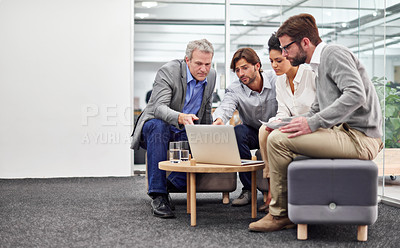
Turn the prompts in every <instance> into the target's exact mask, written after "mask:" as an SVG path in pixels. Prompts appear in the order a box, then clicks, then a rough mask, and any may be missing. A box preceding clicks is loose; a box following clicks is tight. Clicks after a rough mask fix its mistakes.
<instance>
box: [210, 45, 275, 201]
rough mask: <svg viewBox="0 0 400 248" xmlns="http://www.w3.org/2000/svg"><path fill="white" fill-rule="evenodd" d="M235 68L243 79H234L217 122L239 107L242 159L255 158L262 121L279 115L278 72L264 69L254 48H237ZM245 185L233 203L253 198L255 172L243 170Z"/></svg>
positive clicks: (216, 114)
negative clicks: (277, 112)
mask: <svg viewBox="0 0 400 248" xmlns="http://www.w3.org/2000/svg"><path fill="white" fill-rule="evenodd" d="M231 69H232V71H233V72H235V73H236V75H237V77H238V78H239V80H237V81H235V82H233V83H232V84H231V85H230V86H229V87H228V88H227V89H226V91H225V96H224V99H223V100H222V102H221V105H220V106H219V107H218V108H217V109H216V110H215V112H214V114H213V119H214V123H213V124H214V125H224V124H225V123H226V122H228V121H229V119H230V118H231V117H232V115H233V113H234V111H235V110H236V109H237V110H238V112H239V117H240V119H241V120H242V123H243V124H240V125H237V126H235V134H236V140H237V144H238V148H239V153H240V157H241V158H242V159H251V153H250V150H252V149H258V148H259V141H258V130H259V128H260V126H261V122H260V121H265V122H268V120H269V118H271V117H273V116H275V115H276V111H277V109H278V103H277V101H276V93H275V81H276V75H275V73H274V72H273V71H272V70H271V71H266V72H263V70H262V69H261V61H260V58H259V57H258V55H257V53H256V52H255V51H254V50H253V49H251V48H241V49H239V50H237V51H236V53H235V54H234V55H233V58H232V61H231ZM239 178H240V181H241V182H242V184H243V189H242V192H241V194H240V196H239V197H238V198H237V199H235V200H234V201H233V202H232V206H244V205H247V204H249V203H250V200H251V194H250V190H251V173H250V172H240V173H239Z"/></svg>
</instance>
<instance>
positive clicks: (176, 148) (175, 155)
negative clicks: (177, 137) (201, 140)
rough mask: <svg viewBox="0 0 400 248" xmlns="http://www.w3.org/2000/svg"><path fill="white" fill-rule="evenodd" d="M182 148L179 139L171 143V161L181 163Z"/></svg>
mask: <svg viewBox="0 0 400 248" xmlns="http://www.w3.org/2000/svg"><path fill="white" fill-rule="evenodd" d="M180 149H181V143H180V142H179V141H178V142H170V143H169V161H170V162H171V163H179V162H180V160H181V158H180V153H181V152H180Z"/></svg>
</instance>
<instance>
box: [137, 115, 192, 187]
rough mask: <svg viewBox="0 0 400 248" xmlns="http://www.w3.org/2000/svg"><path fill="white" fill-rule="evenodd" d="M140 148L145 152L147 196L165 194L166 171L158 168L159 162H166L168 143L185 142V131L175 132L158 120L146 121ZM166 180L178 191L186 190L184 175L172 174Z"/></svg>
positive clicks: (170, 126)
mask: <svg viewBox="0 0 400 248" xmlns="http://www.w3.org/2000/svg"><path fill="white" fill-rule="evenodd" d="M142 139H143V141H142V142H141V144H140V146H141V147H143V148H144V149H146V150H147V179H148V185H149V191H148V194H151V193H164V194H166V193H167V178H166V171H164V170H160V169H159V168H158V163H159V162H160V161H165V160H167V152H168V149H169V142H171V141H181V140H187V136H186V131H185V130H182V131H180V132H176V129H172V125H170V124H168V123H167V122H165V121H163V120H160V119H151V120H148V121H146V123H144V125H143V129H142ZM168 180H169V181H170V182H171V183H172V184H174V185H175V187H176V188H178V189H179V190H183V191H184V190H186V173H183V172H172V173H171V174H170V175H169V176H168Z"/></svg>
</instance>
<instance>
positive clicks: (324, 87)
mask: <svg viewBox="0 0 400 248" xmlns="http://www.w3.org/2000/svg"><path fill="white" fill-rule="evenodd" d="M277 37H278V38H279V41H280V43H281V48H282V55H283V56H285V57H286V58H287V59H288V60H289V61H290V63H291V64H292V65H293V66H296V65H299V64H302V63H308V64H310V65H311V67H312V69H313V70H314V72H315V73H316V82H315V84H316V88H317V91H316V99H315V101H314V103H313V105H312V106H311V110H310V111H309V112H308V113H307V114H305V115H303V116H300V117H294V118H293V119H292V121H291V122H290V123H289V124H288V125H286V126H283V127H281V128H279V130H274V131H273V132H272V133H271V134H270V135H269V137H268V142H267V147H268V148H267V151H268V159H269V166H270V174H271V178H270V180H271V193H272V200H271V203H270V206H269V213H268V215H267V216H265V217H264V218H262V219H260V220H258V221H257V222H253V223H251V224H250V225H249V229H250V230H251V231H261V232H271V231H277V230H281V229H285V228H289V227H292V226H294V225H293V223H292V222H291V221H290V220H289V218H288V213H287V205H288V203H287V167H288V165H289V163H290V162H291V161H292V160H293V159H294V157H296V156H297V155H299V154H301V155H305V156H308V157H317V158H350V159H364V160H372V159H374V158H375V157H376V155H377V154H378V152H379V151H380V150H381V149H382V141H381V136H382V116H381V109H380V106H379V100H378V97H377V95H376V92H375V88H374V86H373V84H372V83H371V81H370V79H369V77H368V75H367V72H366V70H365V68H364V66H363V65H362V64H361V63H360V61H359V60H358V59H357V57H356V56H354V54H353V53H352V52H351V51H350V50H349V49H347V48H345V47H343V46H339V45H331V44H329V45H328V44H326V43H324V42H322V40H321V38H320V37H319V34H318V28H317V25H316V23H315V19H314V17H313V16H312V15H309V14H300V15H296V16H292V17H290V18H289V19H288V20H287V21H285V22H284V23H283V25H282V26H281V27H280V28H279V30H278V32H277Z"/></svg>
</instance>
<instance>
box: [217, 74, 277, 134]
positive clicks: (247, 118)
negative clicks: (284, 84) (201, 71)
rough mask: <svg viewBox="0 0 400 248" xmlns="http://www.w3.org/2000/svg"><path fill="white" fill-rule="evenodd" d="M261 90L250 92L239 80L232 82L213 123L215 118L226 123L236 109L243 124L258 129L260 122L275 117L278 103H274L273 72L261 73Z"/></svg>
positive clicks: (274, 78)
mask: <svg viewBox="0 0 400 248" xmlns="http://www.w3.org/2000/svg"><path fill="white" fill-rule="evenodd" d="M261 76H262V78H263V88H262V90H261V93H258V92H257V91H253V90H251V89H250V88H249V87H247V86H246V85H244V84H242V83H241V82H240V81H239V80H236V81H235V82H233V83H232V84H231V85H230V86H229V87H228V88H227V89H226V91H225V96H224V99H223V100H222V102H221V105H220V106H219V107H218V108H217V109H216V110H215V112H214V114H213V119H214V121H215V120H216V119H217V118H221V120H222V121H223V122H224V123H226V122H228V121H229V119H230V118H231V117H232V115H233V112H234V111H235V110H236V109H237V110H238V111H239V117H240V119H241V120H242V122H243V124H245V125H248V126H251V127H253V128H255V129H259V128H260V126H261V123H260V121H259V120H261V121H265V122H267V121H268V120H269V118H271V117H273V116H275V115H276V111H277V109H278V103H277V101H276V92H275V82H276V75H275V72H274V71H271V70H268V71H265V72H262V73H261Z"/></svg>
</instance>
